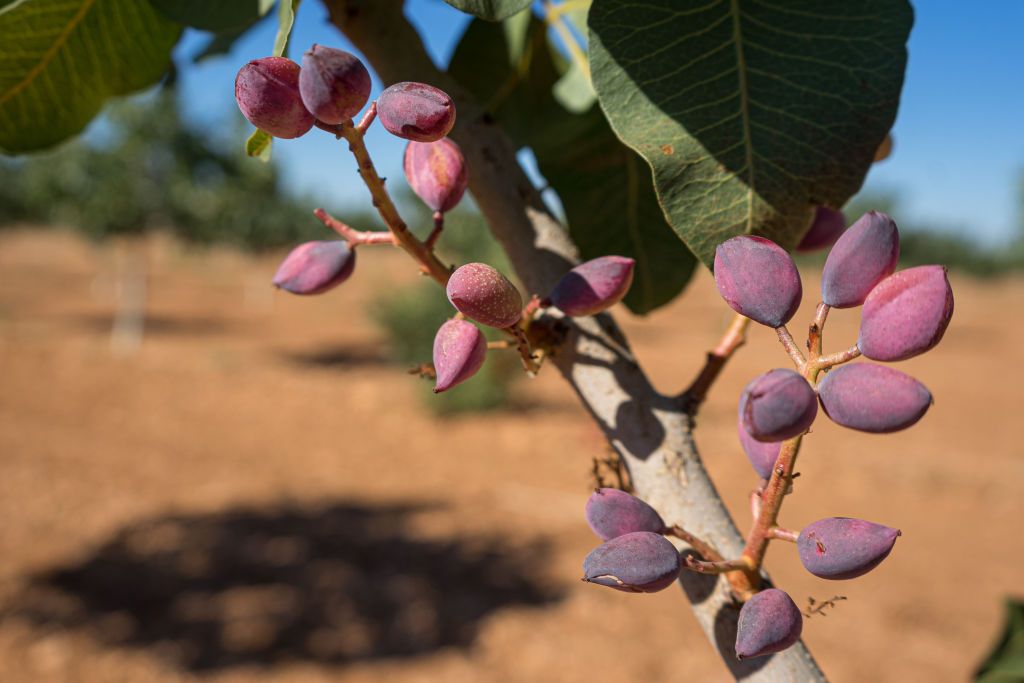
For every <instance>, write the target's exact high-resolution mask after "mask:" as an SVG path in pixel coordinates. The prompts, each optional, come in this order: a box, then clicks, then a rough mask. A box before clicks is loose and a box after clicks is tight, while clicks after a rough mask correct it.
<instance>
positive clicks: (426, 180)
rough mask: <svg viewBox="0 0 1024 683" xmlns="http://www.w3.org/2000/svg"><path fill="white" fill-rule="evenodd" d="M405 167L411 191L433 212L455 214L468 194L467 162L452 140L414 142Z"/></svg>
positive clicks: (410, 146) (411, 144)
mask: <svg viewBox="0 0 1024 683" xmlns="http://www.w3.org/2000/svg"><path fill="white" fill-rule="evenodd" d="M403 165H404V167H405V179H406V180H407V181H408V182H409V187H411V188H412V191H413V192H415V193H416V196H418V197H419V198H420V199H422V200H423V203H424V204H426V205H427V206H428V207H430V210H431V211H440V212H442V213H444V212H446V211H451V210H452V209H454V208H455V205H456V204H458V203H459V200H460V199H462V195H463V193H464V192H465V191H466V182H467V178H466V159H465V157H463V156H462V150H460V149H459V146H458V145H457V144H455V142H454V141H452V140H451V139H449V138H441V139H440V140H438V141H436V142H415V141H412V142H410V143H409V144H408V145H407V146H406V148H405V159H404V163H403Z"/></svg>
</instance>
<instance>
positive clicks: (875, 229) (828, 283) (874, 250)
mask: <svg viewBox="0 0 1024 683" xmlns="http://www.w3.org/2000/svg"><path fill="white" fill-rule="evenodd" d="M899 258H900V234H899V230H897V229H896V223H894V222H893V220H892V218H890V217H889V216H887V215H886V214H884V213H880V212H878V211H868V212H867V213H866V214H864V215H863V216H861V217H860V218H858V219H857V222H856V223H854V224H853V225H851V226H850V227H849V228H848V229H847V230H846V232H844V233H843V234H842V236H841V237H840V238H839V240H838V241H837V242H836V244H835V246H834V247H832V251H830V252H829V254H828V258H827V259H825V267H824V268H823V269H822V271H821V300H822V301H824V302H825V303H826V304H828V305H829V306H832V307H833V308H852V307H854V306H860V305H861V304H862V303H864V299H866V298H867V296H868V294H869V293H870V292H871V290H872V289H874V287H875V285H877V284H878V283H879V282H881V281H882V280H883V279H884V278H886V277H887V276H889V275H890V274H892V272H893V271H894V270H896V262H897V261H899Z"/></svg>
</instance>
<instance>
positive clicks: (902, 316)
mask: <svg viewBox="0 0 1024 683" xmlns="http://www.w3.org/2000/svg"><path fill="white" fill-rule="evenodd" d="M952 317H953V289H952V288H951V287H950V286H949V279H948V278H947V277H946V269H945V268H943V267H942V266H919V267H917V268H908V269H907V270H901V271H900V272H898V273H895V274H893V275H890V276H889V277H887V278H885V279H884V280H882V281H881V282H879V283H878V286H877V287H875V288H874V289H872V290H871V293H870V294H868V298H867V299H866V300H865V301H864V308H863V310H862V311H861V319H860V339H858V340H857V346H858V347H859V348H860V350H861V353H863V354H864V355H865V356H866V357H868V358H871V359H874V360H880V361H897V360H906V359H907V358H912V357H913V356H916V355H918V354H921V353H924V352H925V351H927V350H928V349H930V348H932V347H934V346H935V345H936V344H938V343H939V340H941V339H942V335H943V334H945V332H946V327H947V326H948V325H949V320H950V318H952Z"/></svg>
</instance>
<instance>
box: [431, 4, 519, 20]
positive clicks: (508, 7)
mask: <svg viewBox="0 0 1024 683" xmlns="http://www.w3.org/2000/svg"><path fill="white" fill-rule="evenodd" d="M444 1H445V2H447V3H448V4H449V5H451V6H452V7H454V8H455V9H457V10H462V11H463V12H466V13H468V14H472V15H473V16H475V17H479V18H481V19H484V20H485V21H501V20H502V19H508V18H509V17H510V16H512V15H513V14H516V13H517V12H521V11H522V10H524V9H526V8H527V7H529V6H530V4H531V3H532V2H533V0H444Z"/></svg>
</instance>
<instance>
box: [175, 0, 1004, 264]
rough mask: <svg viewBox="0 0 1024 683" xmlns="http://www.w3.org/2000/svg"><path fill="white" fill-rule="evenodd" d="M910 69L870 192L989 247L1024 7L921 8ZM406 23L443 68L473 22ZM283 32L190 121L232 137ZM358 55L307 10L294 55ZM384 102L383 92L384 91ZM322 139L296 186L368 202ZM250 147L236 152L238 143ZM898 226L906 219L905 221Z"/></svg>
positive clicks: (309, 145)
mask: <svg viewBox="0 0 1024 683" xmlns="http://www.w3.org/2000/svg"><path fill="white" fill-rule="evenodd" d="M914 7H915V10H916V22H915V26H914V30H913V32H912V33H911V37H910V45H909V50H910V60H909V64H908V67H907V75H906V81H905V84H904V89H903V97H902V101H901V104H900V110H899V115H898V118H897V120H896V125H895V128H894V129H893V135H894V138H895V141H896V146H895V150H894V153H893V155H892V157H890V158H889V159H888V160H886V161H885V162H883V163H881V164H876V165H875V166H874V167H873V168H872V170H871V172H870V174H869V176H868V180H867V183H866V185H865V187H866V189H869V190H880V191H885V190H893V191H896V192H898V193H899V195H900V198H901V200H902V211H901V216H902V217H903V220H907V221H909V220H911V219H912V220H913V222H914V223H915V224H919V225H926V226H929V227H934V228H936V229H950V230H955V231H957V232H962V233H965V234H969V235H971V236H974V237H976V238H978V239H979V240H982V241H983V242H984V243H986V244H989V245H997V244H999V243H1001V242H1004V241H1006V240H1008V239H1010V238H1012V237H1013V236H1014V235H1015V233H1016V230H1017V221H1018V215H1019V214H1018V211H1019V208H1018V203H1019V201H1020V197H1019V195H1018V185H1019V183H1020V178H1021V175H1020V174H1021V171H1022V169H1024V40H1022V37H1021V36H1022V33H1024V0H984V1H983V2H963V0H917V2H914ZM406 13H407V15H408V16H409V17H410V19H411V20H412V21H413V22H414V23H415V25H416V26H417V28H418V29H419V30H420V34H421V35H422V36H423V37H424V39H425V41H426V44H427V48H428V50H429V52H430V54H431V56H432V57H433V58H434V59H435V61H437V62H438V63H439V64H442V65H443V64H446V63H447V61H448V59H449V58H450V56H451V53H452V51H453V50H454V48H455V44H456V43H457V41H458V38H459V36H460V35H461V33H462V31H463V30H464V29H465V26H466V24H467V23H468V22H469V18H468V16H466V15H464V14H462V13H460V12H458V11H456V10H454V9H452V8H450V7H449V6H448V5H446V4H445V3H444V2H442V0H409V1H408V3H407V11H406ZM275 31H276V22H274V21H273V19H271V20H270V21H265V22H264V23H263V24H262V25H260V26H258V27H257V28H256V29H255V30H253V31H251V32H250V33H249V34H248V35H247V36H246V37H245V39H244V40H242V41H240V42H239V43H238V44H237V45H236V46H235V49H234V50H233V51H232V53H231V54H230V55H227V56H225V57H218V58H214V59H210V60H207V61H205V62H203V63H201V64H200V65H199V66H197V67H189V68H186V69H183V70H182V79H181V88H182V94H183V95H184V97H183V101H184V102H185V103H186V111H187V114H188V116H189V117H190V118H192V119H194V120H197V121H200V122H202V123H203V124H205V125H208V126H210V127H216V126H225V127H229V124H230V122H231V120H232V118H231V117H236V116H238V113H237V109H236V107H235V104H234V99H233V96H232V94H233V83H234V77H235V74H236V72H237V71H238V69H239V68H240V67H241V66H242V65H243V64H244V63H245V62H246V61H248V60H249V59H252V58H254V57H256V56H263V55H265V54H267V53H269V52H270V49H271V46H272V44H273V40H274V33H275ZM205 40H206V37H205V35H203V34H197V33H190V34H188V35H187V36H186V38H185V40H184V41H183V42H182V44H181V45H180V46H179V48H178V55H177V56H178V59H179V63H182V64H185V63H187V61H188V58H189V57H190V56H191V55H192V54H194V53H195V52H196V51H197V50H198V49H200V48H201V46H202V45H203V44H204V42H205ZM314 42H317V43H324V44H327V45H331V46H335V47H342V48H344V49H348V50H352V51H354V50H353V48H352V46H351V45H350V44H349V43H348V42H347V41H346V40H345V39H344V37H342V36H341V35H340V34H339V33H338V32H337V31H336V30H335V29H334V28H333V27H332V26H330V25H329V24H328V23H327V17H326V12H325V10H324V8H323V6H322V4H321V3H319V2H314V1H313V0H308V1H307V2H304V3H303V5H302V7H301V8H300V10H299V14H298V18H297V21H296V25H295V28H294V32H293V45H294V48H293V49H294V51H295V52H296V53H299V52H300V51H301V50H303V49H305V48H306V47H307V46H309V45H311V44H312V43H314ZM374 86H375V93H376V92H379V91H380V89H381V87H382V86H381V83H380V82H379V81H376V82H375V84H374ZM327 140H328V139H327V138H326V137H325V136H324V135H314V134H310V135H307V136H306V137H304V138H301V139H299V140H284V141H282V140H278V141H276V142H275V149H274V154H275V156H276V158H277V159H278V161H279V162H280V163H281V164H282V165H283V167H284V170H285V171H286V174H287V177H288V183H289V186H290V187H291V188H292V189H294V190H296V191H299V192H302V193H306V194H309V195H311V196H312V197H313V198H314V199H315V200H317V201H319V202H324V203H330V204H332V205H335V206H337V205H338V204H340V203H344V202H347V201H353V202H355V201H360V202H361V201H364V199H365V188H363V187H362V185H361V184H360V183H359V182H358V181H357V178H356V175H355V173H353V172H351V171H352V168H353V167H352V162H351V160H350V159H349V158H348V157H347V152H346V151H345V149H344V148H343V147H342V145H340V144H337V145H334V144H325V143H326V142H327ZM241 142H242V141H239V144H241ZM367 143H368V145H369V146H370V149H371V152H372V153H373V154H374V160H375V162H376V163H377V165H378V167H379V168H380V169H381V173H382V174H384V175H395V174H400V172H401V170H400V169H401V155H402V150H403V147H404V141H401V140H398V139H397V138H393V137H391V136H390V135H388V134H387V133H385V132H384V131H383V129H382V128H381V127H380V126H374V127H373V128H371V132H370V134H369V136H368V139H367ZM896 218H897V222H899V221H900V218H901V217H900V216H897V217H896Z"/></svg>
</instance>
